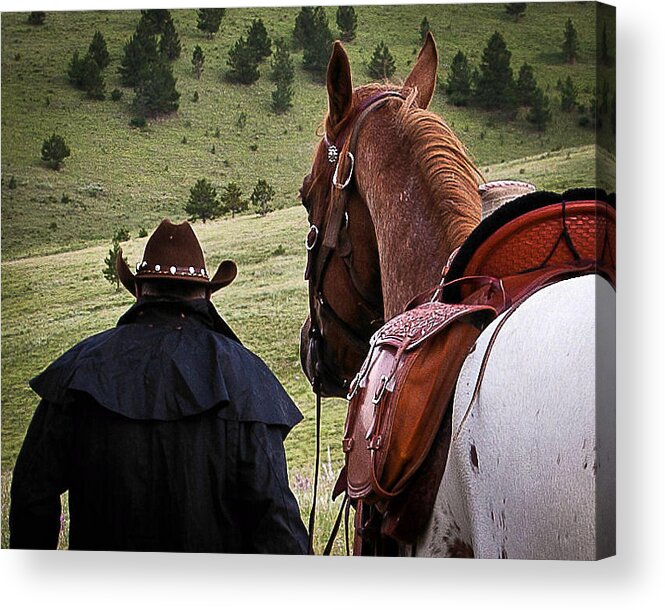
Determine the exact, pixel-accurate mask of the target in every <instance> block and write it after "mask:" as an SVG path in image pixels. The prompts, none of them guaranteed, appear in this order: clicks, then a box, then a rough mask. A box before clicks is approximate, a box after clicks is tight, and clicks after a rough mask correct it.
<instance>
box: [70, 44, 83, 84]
mask: <svg viewBox="0 0 665 610" xmlns="http://www.w3.org/2000/svg"><path fill="white" fill-rule="evenodd" d="M67 76H69V82H70V83H71V84H72V85H74V86H75V87H76V88H77V89H80V88H81V84H82V82H83V60H82V59H81V58H80V57H79V52H78V51H74V53H73V54H72V58H71V59H70V60H69V67H68V68H67Z"/></svg>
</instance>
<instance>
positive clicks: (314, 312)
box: [303, 91, 406, 554]
mask: <svg viewBox="0 0 665 610" xmlns="http://www.w3.org/2000/svg"><path fill="white" fill-rule="evenodd" d="M395 99H397V100H401V101H402V102H403V101H404V100H405V99H406V98H405V96H404V95H403V94H402V93H401V92H399V91H381V92H380V93H378V94H376V95H373V96H371V97H370V98H369V99H367V100H365V101H364V102H363V103H362V105H361V108H360V113H359V114H358V118H357V119H356V121H355V123H354V124H353V127H352V130H351V135H350V136H349V137H348V138H347V139H345V138H344V136H345V133H346V132H347V131H348V129H347V130H343V131H342V132H341V133H340V135H339V136H338V138H337V139H336V140H335V141H332V142H331V139H330V138H328V136H327V135H326V136H324V142H325V144H326V145H327V148H328V162H329V163H330V165H332V164H335V170H334V173H333V175H332V179H331V184H330V191H329V192H330V202H329V204H328V207H327V210H326V212H325V224H324V226H323V229H322V228H321V227H319V226H317V225H316V224H314V223H311V226H310V229H309V231H308V233H307V238H306V240H305V243H306V248H307V267H306V270H305V279H306V280H308V281H309V309H310V329H309V333H308V341H309V346H308V354H309V357H310V358H311V359H313V371H311V372H312V379H311V382H312V389H313V390H314V393H315V395H316V458H315V464H316V465H315V472H314V488H313V495H312V508H311V511H310V515H309V552H310V554H313V540H314V521H315V515H316V496H317V489H318V479H319V465H320V452H321V428H320V426H321V397H322V395H323V394H324V393H326V394H328V392H327V390H328V388H334V389H337V390H342V391H343V393H346V392H347V391H348V389H349V383H350V380H348V379H340V377H339V374H338V372H337V371H335V370H334V368H333V367H331V365H330V364H329V363H328V362H327V361H326V357H325V356H326V350H325V344H324V337H325V336H326V334H327V333H326V327H328V325H330V326H334V327H336V329H337V331H338V332H340V333H341V334H342V336H343V337H344V338H345V340H346V342H347V346H348V347H349V349H351V350H353V351H355V352H356V353H358V354H359V356H360V360H361V361H362V360H363V359H364V357H365V355H366V354H367V350H368V348H369V338H370V337H371V335H372V333H373V332H374V331H375V330H377V329H378V328H380V327H381V326H382V325H383V323H384V319H383V303H382V302H376V299H375V298H373V296H372V295H371V294H369V292H368V290H367V289H366V288H365V287H364V286H363V284H362V282H361V281H360V279H359V277H358V274H357V272H356V270H355V268H354V267H353V265H352V262H351V260H352V257H350V256H349V254H350V249H351V242H350V240H349V237H348V234H347V232H346V229H347V226H348V204H349V200H350V198H351V193H352V184H353V183H354V170H355V163H356V144H357V141H358V134H359V132H360V128H361V127H362V125H363V123H364V122H365V120H366V119H367V117H368V116H369V115H370V114H371V113H372V112H374V111H376V110H378V109H379V108H382V107H383V106H385V105H386V104H387V103H388V102H389V101H391V100H395ZM340 142H343V144H342V145H341V148H340V147H338V146H337V144H338V143H340ZM322 173H323V174H325V178H327V177H328V174H329V173H330V170H329V169H328V171H326V170H324V171H323V172H322ZM320 179H321V176H317V177H316V178H315V180H314V184H316V183H317V182H318V181H319V180H320ZM303 195H304V196H303V201H304V200H305V198H306V197H307V195H305V194H303ZM312 209H313V207H310V215H311V210H312ZM340 250H346V255H345V254H344V253H340ZM336 251H337V253H338V255H339V256H340V258H341V259H342V260H343V261H344V263H345V268H346V270H347V274H348V277H349V281H350V284H351V286H352V287H353V289H354V291H355V292H356V293H357V295H358V297H360V300H359V303H360V305H361V307H363V308H364V309H366V310H367V311H368V312H370V314H371V318H372V320H373V323H372V325H371V326H372V327H371V328H370V330H369V333H360V332H359V331H358V330H356V329H354V328H353V327H352V326H351V325H350V324H349V323H348V322H346V321H345V320H343V319H342V318H341V317H340V316H339V315H338V314H337V313H336V312H335V310H334V309H333V307H331V305H330V304H329V302H328V300H327V299H326V297H325V295H324V294H323V283H324V277H325V274H326V271H327V269H328V268H329V265H330V261H331V259H332V257H333V254H334V253H335V252H336ZM324 391H325V392H324ZM330 394H332V395H335V392H334V391H333V392H330ZM345 504H346V499H345V502H343V503H342V506H341V508H340V513H339V515H338V518H337V522H336V526H335V530H336V528H337V527H338V526H339V520H340V517H341V514H342V510H344V508H345ZM347 512H348V508H347ZM331 540H332V536H331ZM331 540H329V543H328V545H327V546H326V551H325V552H324V554H328V553H329V552H330V548H331Z"/></svg>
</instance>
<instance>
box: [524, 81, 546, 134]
mask: <svg viewBox="0 0 665 610" xmlns="http://www.w3.org/2000/svg"><path fill="white" fill-rule="evenodd" d="M526 118H527V120H528V121H529V122H530V123H533V124H534V125H535V126H536V128H537V129H538V130H539V131H545V129H546V127H547V124H548V123H549V122H550V120H551V119H552V113H551V112H550V101H549V98H548V97H547V96H546V95H545V94H544V93H543V90H542V89H541V88H540V87H537V88H536V91H535V92H534V94H533V101H532V104H531V109H530V110H529V113H528V114H527V117H526Z"/></svg>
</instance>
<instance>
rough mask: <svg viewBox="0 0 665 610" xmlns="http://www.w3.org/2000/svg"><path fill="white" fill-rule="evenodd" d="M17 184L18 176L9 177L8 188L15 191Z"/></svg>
mask: <svg viewBox="0 0 665 610" xmlns="http://www.w3.org/2000/svg"><path fill="white" fill-rule="evenodd" d="M17 186H18V184H17V182H16V177H15V176H11V178H9V182H8V183H7V188H8V189H10V190H12V191H13V190H14V189H15V188H16V187H17Z"/></svg>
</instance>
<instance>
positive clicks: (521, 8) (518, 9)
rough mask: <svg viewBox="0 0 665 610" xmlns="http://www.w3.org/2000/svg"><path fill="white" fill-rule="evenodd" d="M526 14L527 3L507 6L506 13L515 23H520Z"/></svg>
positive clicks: (512, 3)
mask: <svg viewBox="0 0 665 610" xmlns="http://www.w3.org/2000/svg"><path fill="white" fill-rule="evenodd" d="M525 12H526V2H510V3H508V4H506V13H508V15H509V16H510V17H512V18H513V19H514V20H515V21H519V20H520V19H521V18H522V17H524V13H525Z"/></svg>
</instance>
